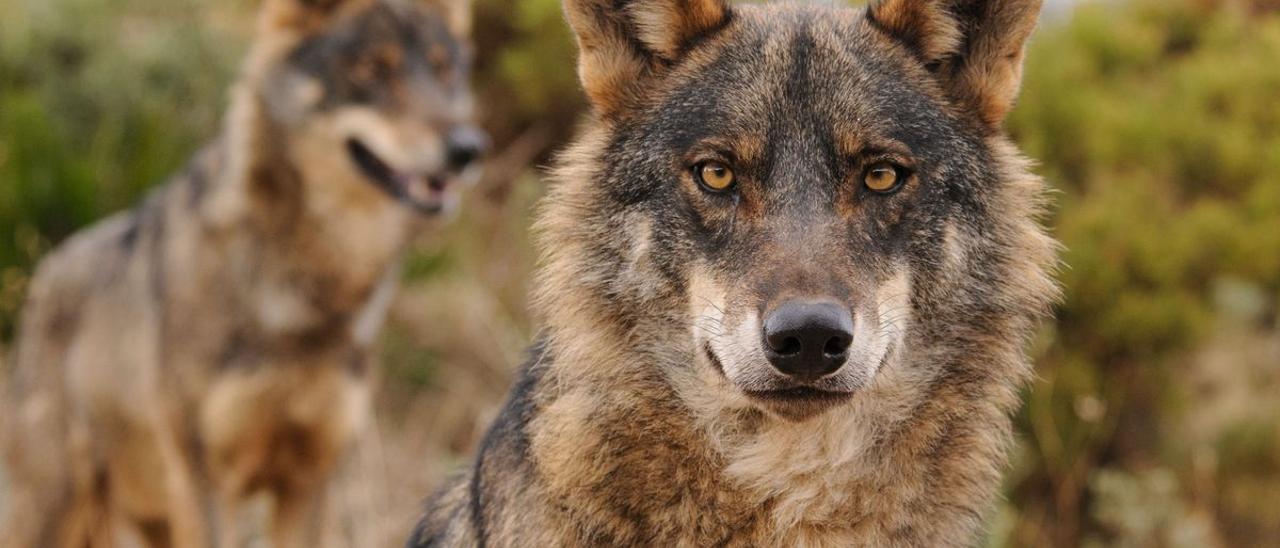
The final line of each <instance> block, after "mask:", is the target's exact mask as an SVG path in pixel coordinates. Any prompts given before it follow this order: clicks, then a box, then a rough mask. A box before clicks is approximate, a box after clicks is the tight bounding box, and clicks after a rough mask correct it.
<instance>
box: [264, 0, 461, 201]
mask: <svg viewBox="0 0 1280 548" xmlns="http://www.w3.org/2000/svg"><path fill="white" fill-rule="evenodd" d="M467 9H468V6H467V5H466V4H465V2H464V1H463V0H271V3H269V4H268V6H267V7H266V9H265V10H264V12H263V20H262V22H261V26H262V29H261V37H260V47H262V48H263V50H265V51H268V52H269V53H267V54H265V55H262V56H261V57H262V58H263V59H265V61H263V62H261V66H260V67H257V70H258V71H259V72H260V74H259V76H258V77H259V79H260V81H261V82H262V88H263V90H262V91H261V93H262V95H263V97H262V99H263V101H264V103H265V105H266V108H267V111H268V115H269V116H270V117H271V118H272V119H274V120H275V121H276V122H277V123H279V124H281V125H282V126H283V127H284V128H285V129H284V131H283V134H284V135H283V137H284V138H286V139H288V140H289V144H290V150H291V153H292V154H293V155H294V156H295V158H294V160H295V163H296V164H297V165H298V166H299V169H300V170H302V171H304V173H302V175H303V177H302V179H303V180H304V181H320V182H321V183H320V184H326V185H343V184H345V185H347V186H348V187H351V188H344V189H341V190H337V191H336V192H337V195H340V196H343V197H344V198H345V197H349V196H351V195H357V196H358V195H364V196H376V197H378V198H383V199H386V198H389V199H391V200H394V201H398V202H400V203H401V204H403V205H407V206H409V207H410V208H412V209H415V210H417V211H419V212H421V213H427V214H434V213H440V212H443V211H446V210H449V209H451V208H452V207H453V205H454V204H455V203H456V200H457V189H456V187H458V186H459V185H458V183H459V182H463V181H466V180H468V179H470V178H473V176H474V170H473V169H472V167H473V164H474V162H475V160H476V159H477V158H478V156H479V155H480V154H481V152H482V151H483V150H484V148H485V146H486V137H485V135H484V134H483V133H482V132H481V131H480V130H479V129H477V128H476V127H475V126H474V125H473V124H472V97H471V94H470V91H469V85H468V77H469V69H470V57H471V52H470V49H469V47H468V45H467V44H466V43H465V41H464V38H465V35H466V33H467V21H466V10H467ZM307 171H313V172H314V173H308V172H307ZM325 190H326V191H328V192H329V193H330V194H332V193H334V192H335V189H333V188H328V189H325ZM384 201H385V200H384Z"/></svg>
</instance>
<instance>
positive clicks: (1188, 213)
mask: <svg viewBox="0 0 1280 548" xmlns="http://www.w3.org/2000/svg"><path fill="white" fill-rule="evenodd" d="M1278 100H1280V16H1277V14H1275V13H1274V12H1267V11H1263V10H1247V9H1245V8H1244V7H1241V6H1240V4H1232V3H1226V2H1223V3H1209V2H1154V1H1152V2H1147V1H1139V2H1131V3H1128V4H1113V3H1096V4H1086V5H1084V6H1083V7H1081V8H1080V9H1079V10H1077V11H1076V13H1075V14H1074V16H1073V18H1072V19H1071V21H1070V22H1069V23H1068V24H1066V25H1065V26H1062V27H1050V28H1046V29H1044V30H1043V32H1042V33H1041V34H1040V35H1039V36H1038V38H1037V40H1036V42H1035V44H1034V46H1033V49H1032V52H1031V54H1030V65H1029V67H1028V69H1027V73H1026V89H1025V92H1024V95H1023V100H1022V103H1021V105H1020V106H1019V108H1018V109H1017V111H1016V112H1015V114H1014V116H1013V119H1012V121H1011V127H1012V130H1013V132H1014V134H1015V136H1016V138H1017V140H1018V141H1019V142H1020V143H1021V144H1022V145H1023V146H1024V148H1025V150H1026V151H1027V153H1028V154H1029V155H1030V156H1031V157H1033V158H1036V159H1038V160H1039V161H1041V162H1042V166H1043V167H1042V171H1043V172H1044V173H1045V174H1046V175H1047V176H1048V177H1049V179H1050V181H1052V182H1053V184H1054V185H1055V186H1057V188H1059V189H1060V190H1061V193H1060V195H1059V197H1058V202H1059V209H1058V213H1057V215H1056V218H1055V219H1054V222H1053V224H1054V225H1055V227H1056V232H1057V235H1058V237H1059V238H1060V239H1061V240H1062V241H1063V243H1064V244H1065V245H1066V248H1067V251H1066V254H1065V257H1064V262H1065V264H1066V265H1067V267H1066V269H1065V270H1064V271H1063V273H1062V282H1063V284H1064V285H1065V288H1066V299H1065V302H1064V304H1063V305H1062V306H1061V307H1060V309H1059V310H1058V317H1057V322H1056V324H1055V325H1053V326H1051V328H1050V329H1049V330H1048V334H1047V336H1046V342H1045V345H1044V346H1045V348H1044V349H1043V352H1042V359H1041V360H1040V363H1041V368H1040V381H1039V382H1038V383H1037V384H1036V386H1035V387H1034V388H1033V389H1032V390H1031V391H1030V393H1029V395H1028V397H1029V402H1028V405H1027V407H1026V410H1025V413H1024V416H1023V418H1022V425H1023V431H1024V432H1025V436H1024V440H1025V441H1026V446H1025V450H1026V454H1024V455H1022V462H1023V467H1022V468H1021V469H1020V470H1019V474H1020V475H1019V476H1017V477H1016V478H1015V480H1014V481H1013V485H1012V491H1011V498H1012V501H1011V506H1012V507H1014V508H1018V509H1020V511H1021V512H1020V522H1019V524H1018V526H1017V527H1016V528H1015V531H1016V533H1015V537H1014V540H1016V544H1019V545H1022V544H1044V543H1046V542H1053V543H1055V544H1059V545H1076V544H1079V543H1081V542H1085V541H1090V542H1108V543H1111V542H1116V543H1120V544H1124V545H1173V544H1176V542H1175V540H1176V539H1174V538H1173V537H1172V535H1174V534H1175V528H1173V527H1166V526H1164V525H1161V526H1159V527H1155V526H1137V525H1135V524H1139V523H1146V524H1148V525H1150V524H1166V525H1171V524H1174V523H1181V524H1191V525H1188V527H1193V528H1195V529H1196V531H1198V533H1196V534H1197V535H1200V536H1196V535H1191V538H1192V541H1191V544H1189V545H1204V543H1205V542H1209V539H1212V538H1216V537H1218V536H1219V535H1221V536H1222V537H1223V538H1226V539H1228V540H1230V541H1231V543H1232V544H1233V545H1243V544H1248V543H1251V542H1257V543H1259V544H1267V545H1275V543H1277V542H1280V527H1278V526H1277V524H1280V510H1276V509H1275V508H1276V507H1275V506H1274V505H1272V506H1270V507H1269V508H1266V507H1261V506H1259V505H1258V504H1256V503H1251V502H1250V498H1249V497H1234V498H1233V496H1232V493H1235V492H1237V491H1238V490H1239V489H1241V488H1243V487H1244V486H1248V489H1250V490H1251V492H1253V493H1254V494H1255V495H1256V498H1253V500H1254V501H1257V500H1264V498H1265V499H1267V500H1276V498H1277V497H1280V491H1276V488H1277V486H1278V484H1280V482H1277V481H1276V480H1275V479H1274V474H1275V473H1276V472H1278V471H1280V469H1277V468H1276V466H1275V464H1276V461H1277V458H1276V457H1275V453H1274V450H1275V444H1276V441H1275V440H1276V437H1277V434H1280V431H1278V430H1277V429H1276V428H1275V427H1274V426H1275V421H1274V419H1275V417H1276V416H1277V411H1280V408H1277V406H1276V405H1275V404H1274V403H1272V401H1271V400H1272V399H1273V394H1274V393H1275V392H1274V391H1275V389H1276V388H1277V387H1280V382H1278V381H1280V375H1277V373H1278V372H1277V371H1276V367H1277V366H1278V365H1280V355H1277V354H1271V358H1270V363H1267V362H1268V361H1269V360H1268V358H1267V357H1266V356H1263V357H1261V358H1255V359H1251V358H1249V357H1248V356H1247V355H1246V353H1245V352H1242V351H1238V350H1237V351H1234V352H1228V353H1227V354H1226V356H1225V357H1224V358H1223V359H1221V360H1218V363H1213V364H1209V363H1206V360H1207V358H1204V357H1203V356H1202V355H1201V354H1202V350H1203V349H1205V348H1209V347H1215V346H1221V344H1220V341H1222V340H1223V339H1224V337H1228V336H1230V337H1239V338H1233V339H1232V340H1234V341H1235V342H1236V344H1239V345H1242V346H1245V347H1255V348H1256V347H1265V346H1266V345H1268V344H1274V342H1273V341H1274V340H1275V339H1276V338H1277V336H1278V335H1277V331H1276V300H1277V297H1280V102H1277V101H1278ZM1269 341H1272V342H1269ZM1210 365H1212V366H1213V367H1215V368H1218V369H1219V370H1218V371H1214V372H1213V373H1212V375H1216V376H1219V377H1233V376H1239V377H1244V378H1250V379H1251V381H1250V382H1259V381H1260V382H1259V384H1256V385H1255V387H1254V390H1253V391H1248V392H1247V393H1246V394H1245V395H1244V397H1252V398H1256V401H1254V402H1252V403H1253V404H1254V405H1253V406H1252V407H1253V409H1252V410H1250V411H1249V412H1245V413H1242V414H1238V415H1236V416H1227V417H1221V418H1219V419H1215V420H1216V421H1217V424H1216V425H1215V426H1213V427H1212V428H1208V429H1207V431H1201V432H1193V431H1191V429H1190V427H1189V424H1191V423H1194V422H1197V421H1202V420H1203V419H1204V418H1205V417H1206V414H1221V411H1220V410H1219V408H1220V406H1217V405H1211V404H1216V403H1217V402H1216V400H1215V399H1214V398H1212V397H1210V396H1209V395H1207V394H1206V393H1205V392H1204V391H1203V390H1201V389H1203V388H1204V387H1205V385H1203V384H1197V383H1196V382H1194V381H1195V379H1197V378H1200V377H1203V376H1204V375H1205V374H1206V371H1205V369H1206V368H1207V367H1209V366H1210ZM1223 367H1229V368H1230V370H1229V373H1228V372H1227V371H1224V370H1221V369H1222V368H1223ZM1227 382H1228V383H1229V382H1232V381H1229V380H1228V381H1227ZM1268 418H1269V419H1270V426H1268V427H1262V428H1253V429H1251V430H1250V431H1249V433H1248V434H1242V433H1236V434H1232V433H1231V432H1233V431H1234V430H1235V429H1236V428H1237V427H1238V426H1239V422H1240V421H1245V422H1248V421H1256V420H1259V419H1268ZM1268 452H1270V453H1268ZM1246 463H1252V465H1246ZM1152 478H1158V479H1159V480H1158V481H1156V483H1158V484H1159V486H1158V489H1157V488H1155V487H1153V485H1155V484H1153V483H1152V481H1153V480H1152ZM1263 478H1270V479H1267V480H1265V481H1263V482H1259V481H1258V480H1260V479H1263ZM1143 491H1146V492H1150V493H1151V497H1150V501H1155V500H1156V499H1167V498H1170V497H1172V498H1174V499H1175V500H1173V501H1169V500H1164V501H1162V502H1160V503H1159V504H1138V503H1136V502H1133V501H1137V500H1140V499H1143V497H1144V496H1143V495H1142V494H1141V492H1143ZM1264 493H1265V494H1264ZM1251 496H1253V495H1251ZM1124 501H1129V502H1133V503H1132V504H1130V503H1125V504H1120V503H1121V502H1124ZM1143 513H1146V514H1145V515H1142V514H1143ZM1121 514H1123V515H1121ZM1206 521H1207V522H1208V523H1210V524H1217V527H1200V526H1199V524H1201V523H1202V522H1206Z"/></svg>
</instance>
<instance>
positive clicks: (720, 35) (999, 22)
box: [408, 0, 1058, 547]
mask: <svg viewBox="0 0 1280 548" xmlns="http://www.w3.org/2000/svg"><path fill="white" fill-rule="evenodd" d="M564 8H565V13H566V15H567V19H568V22H569V24H570V26H571V27H572V29H573V30H574V32H575V34H576V37H577V44H578V46H579V49H580V58H579V64H578V69H579V73H580V76H581V81H582V85H583V87H584V89H585V91H586V94H587V96H588V98H589V99H590V102H591V104H592V109H593V113H592V115H591V117H590V121H589V122H588V124H587V126H586V127H585V128H584V129H583V131H582V133H581V135H580V136H579V137H578V138H577V140H576V141H575V142H574V143H573V144H572V145H571V146H570V147H569V148H568V149H567V151H566V152H564V153H563V154H562V155H561V157H560V159H559V161H558V164H557V166H556V167H555V168H554V171H553V172H552V175H551V177H552V179H553V186H552V188H551V190H550V192H549V194H548V196H547V197H546V199H545V202H544V206H543V209H542V211H541V212H540V216H539V219H538V222H537V229H538V234H539V245H540V246H541V250H542V252H543V256H542V260H543V263H542V266H541V268H540V270H539V274H538V277H537V282H536V285H535V289H534V291H535V299H534V306H535V313H536V315H537V317H538V320H539V322H540V323H541V325H542V330H541V332H540V334H539V335H538V337H537V339H536V343H535V345H534V346H533V351H532V353H531V357H530V359H529V361H528V363H526V364H525V365H524V366H523V367H522V368H521V370H520V374H519V376H518V380H517V381H516V383H515V386H514V388H513V389H512V391H511V393H510V396H509V399H508V401H507V402H506V404H505V407H504V408H503V411H502V412H501V414H500V415H499V417H498V418H497V419H496V420H495V422H494V423H493V425H492V426H491V429H490V430H489V431H488V433H487V435H486V436H485V438H484V439H483V442H482V444H481V446H480V448H479V452H478V455H477V456H476V457H475V460H474V462H473V464H472V465H471V466H470V467H469V468H468V469H466V470H465V472H464V473H462V474H461V475H460V476H459V477H457V478H455V479H454V480H452V481H451V482H449V483H448V484H446V485H445V486H444V487H443V488H442V490H441V491H439V492H438V493H437V494H436V495H435V496H434V498H433V499H432V500H431V501H430V502H429V503H428V504H427V509H426V511H425V515H424V517H423V518H422V519H421V521H420V523H419V525H418V526H417V529H416V530H415V531H414V532H413V533H412V536H411V538H410V539H409V542H408V544H409V546H415V547H429V546H964V545H970V544H971V543H973V542H974V541H975V540H976V539H977V538H978V537H979V535H981V534H982V533H981V530H982V524H983V522H984V518H985V516H986V515H987V513H988V511H989V509H990V507H991V506H992V503H993V499H994V497H995V496H996V492H997V486H998V483H999V481H1000V478H1001V472H1002V468H1003V467H1004V466H1005V465H1006V461H1007V457H1008V455H1007V454H1008V451H1009V447H1010V444H1011V438H1012V434H1011V429H1012V428H1011V418H1010V415H1011V413H1012V412H1013V411H1014V410H1015V409H1016V407H1017V406H1018V402H1019V396H1018V393H1019V390H1020V389H1021V388H1022V387H1023V386H1024V384H1025V383H1026V382H1027V381H1028V378H1029V376H1030V372H1031V364H1030V360H1029V358H1028V356H1027V352H1026V347H1027V344H1028V339H1029V337H1030V336H1031V334H1032V332H1033V331H1034V329H1035V327H1036V325H1037V324H1038V323H1039V321H1041V319H1042V318H1044V317H1045V316H1046V315H1047V314H1048V313H1049V312H1050V309H1051V305H1052V303H1053V302H1054V300H1055V299H1056V295H1057V293H1058V290H1057V286H1056V283H1055V282H1054V278H1053V274H1054V269H1055V267H1056V260H1057V259H1056V256H1057V247H1056V244H1055V242H1054V241H1053V240H1052V239H1051V237H1049V236H1048V235H1047V233H1046V231H1045V230H1044V229H1043V227H1042V226H1041V223H1040V218H1041V216H1042V211H1043V210H1044V209H1045V207H1047V203H1046V202H1047V200H1046V197H1045V194H1046V189H1045V185H1044V183H1043V182H1042V180H1041V179H1039V178H1038V177H1036V176H1035V175H1033V174H1032V173H1031V172H1030V168H1029V166H1028V163H1029V162H1028V161H1027V160H1025V159H1023V157H1022V156H1021V155H1020V153H1019V152H1018V151H1017V150H1016V149H1015V147H1014V146H1013V144H1012V143H1011V141H1010V139H1009V138H1008V136H1007V134H1006V132H1005V131H1004V130H1003V129H1002V123H1003V120H1004V118H1005V116H1006V114H1007V113H1008V112H1009V110H1010V109H1011V108H1012V106H1013V104H1014V102H1015V98H1016V95H1017V91H1018V88H1019V85H1020V80H1021V71H1022V62H1023V58H1024V51H1025V43H1026V41H1027V40H1028V38H1029V36H1030V35H1031V34H1032V31H1033V29H1034V27H1035V26H1036V23H1037V19H1038V16H1039V11H1040V2H1039V1H1032V0H878V1H874V2H872V3H871V4H870V5H869V6H865V7H862V8H851V7H839V6H832V5H816V4H812V3H809V4H755V3H753V4H741V5H732V4H730V3H728V2H726V1H723V0H565V2H564Z"/></svg>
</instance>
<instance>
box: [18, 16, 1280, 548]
mask: <svg viewBox="0 0 1280 548" xmlns="http://www.w3.org/2000/svg"><path fill="white" fill-rule="evenodd" d="M254 5H255V3H254V2H253V1H251V0H236V1H229V0H223V1H216V0H0V341H8V340H9V339H10V337H11V336H12V330H13V328H14V319H15V315H16V313H17V311H18V309H19V307H20V305H21V298H22V293H23V287H24V284H25V280H26V277H27V275H28V273H29V272H30V271H31V269H32V268H33V265H34V264H35V262H36V261H37V260H38V259H39V257H40V256H41V254H43V253H44V252H46V251H47V250H48V249H50V248H51V246H53V245H56V244H57V242H59V241H60V240H62V239H63V238H65V237H66V236H67V235H68V234H70V233H71V232H73V231H74V230H76V229H78V228H80V227H83V226H85V225H86V224H88V223H91V222H92V221H93V220H95V219H97V218H99V217H101V216H103V215H105V214H107V213H109V212H112V211H116V210H119V209H122V208H125V207H128V206H129V204H131V203H133V202H134V201H136V200H137V199H138V197H139V196H140V195H141V194H142V193H143V192H145V191H146V189H147V188H149V187H150V186H152V185H154V184H156V183H159V182H161V181H163V180H164V178H165V176H166V175H167V174H169V173H171V172H173V171H175V170H177V169H178V168H179V167H180V166H181V164H182V163H183V162H184V161H185V159H186V157H187V155H188V154H189V153H191V152H192V151H193V150H195V148H196V147H197V146H198V145H199V144H200V143H201V142H203V141H205V140H207V139H209V138H211V137H212V136H214V135H215V134H216V133H217V131H218V125H219V120H220V116H221V112H222V110H223V108H224V107H225V104H226V91H225V90H226V86H227V84H228V83H229V82H230V81H231V80H232V79H233V78H234V76H235V71H236V66H237V65H236V64H237V63H238V59H239V57H240V55H241V54H242V53H243V52H244V50H245V46H246V44H247V41H248V40H249V39H250V30H249V29H251V25H250V24H249V23H250V21H251V16H252V9H253V7H254ZM1054 13H1055V15H1054V16H1052V17H1050V18H1048V19H1047V20H1046V21H1045V23H1044V25H1043V26H1042V29H1041V31H1040V33H1039V34H1038V35H1037V37H1036V39H1035V41H1034V43H1033V45H1032V51H1031V53H1030V57H1029V65H1028V68H1027V72H1026V87H1025V91H1024V93H1023V98H1022V101H1021V104H1020V105H1019V107H1018V109H1017V110H1016V111H1015V113H1014V114H1013V116H1012V118H1011V120H1010V122H1009V125H1010V129H1011V131H1012V134H1013V136H1014V138H1015V139H1016V140H1017V141H1018V142H1019V143H1020V144H1021V145H1022V146H1023V147H1024V149H1025V150H1026V152H1027V153H1028V155H1030V156H1031V157H1033V158H1035V159H1036V160H1037V161H1038V162H1039V163H1040V172H1041V173H1043V174H1044V175H1045V176H1046V177H1047V178H1048V179H1049V181H1050V182H1051V184H1052V185H1053V186H1054V187H1055V188H1056V189H1057V195H1056V198H1057V207H1056V209H1055V211H1054V213H1053V215H1052V216H1051V219H1049V221H1050V223H1051V224H1052V226H1053V227H1054V231H1055V234H1056V235H1057V236H1058V237H1059V238H1060V239H1061V240H1062V242H1063V243H1064V245H1065V246H1066V252H1065V255H1064V263H1065V265H1066V267H1065V268H1064V270H1063V272H1062V276H1061V279H1062V282H1063V284H1064V286H1065V289H1066V299H1065V301H1064V303H1063V304H1062V305H1061V306H1060V307H1059V309H1058V315H1057V319H1056V321H1054V322H1052V323H1051V324H1048V325H1046V326H1045V327H1044V329H1043V332H1042V336H1041V337H1040V338H1039V339H1038V344H1037V346H1036V348H1035V350H1034V352H1035V356H1036V358H1037V362H1038V364H1039V369H1038V371H1039V375H1038V378H1037V381H1036V382H1035V384H1034V386H1032V387H1030V388H1029V389H1028V390H1027V393H1026V400H1027V405H1026V406H1025V407H1024V409H1023V411H1022V413H1021V414H1020V416H1019V418H1018V425H1019V430H1020V434H1019V446H1018V450H1017V452H1016V455H1015V464H1014V467H1013V471H1012V472H1011V473H1010V474H1009V477H1008V480H1007V488H1006V493H1007V500H1006V502H1005V503H1003V504H1002V505H1001V507H1000V509H999V510H998V511H997V512H996V513H995V514H994V515H993V517H992V520H993V522H992V527H991V533H990V538H989V541H988V543H989V544H990V545H993V546H1002V545H1013V546H1050V545H1053V546H1079V545H1085V546H1094V545H1098V546H1101V545H1107V546H1134V547H1146V546H1213V545H1231V546H1280V397H1277V394H1280V325H1278V323H1280V322H1278V320H1277V316H1278V315H1280V313H1278V304H1277V303H1280V2H1277V1H1275V0H1253V1H1246V0H1238V1H1231V0H1172V1H1157V0H1127V1H1126V0H1114V1H1094V2H1081V3H1079V5H1078V6H1076V7H1075V8H1074V9H1070V10H1056V11H1055V12H1054ZM475 41H476V46H477V50H478V51H477V54H478V56H477V67H476V75H475V83H476V86H477V92H478V94H479V97H480V102H481V104H482V105H483V106H484V108H483V112H484V119H485V125H486V126H487V127H488V128H489V130H490V131H491V132H492V134H493V135H494V137H495V142H496V143H497V144H498V147H497V153H496V155H495V157H494V159H493V161H492V166H491V168H490V169H489V173H488V175H487V176H486V180H485V181H484V182H482V183H481V185H480V187H479V188H477V189H476V190H475V192H473V193H472V194H471V195H470V196H469V197H468V203H467V205H466V207H465V208H464V213H463V214H462V216H461V218H460V219H459V220H458V222H457V223H455V224H454V226H452V227H451V228H450V229H448V234H444V235H439V234H437V235H428V236H427V237H425V238H424V239H423V241H422V242H421V244H420V245H419V246H417V248H416V249H415V251H414V254H413V255H412V257H411V258H410V259H409V261H408V268H407V272H406V274H405V276H406V279H407V281H406V288H405V290H404V291H403V292H402V294H401V297H400V299H399V302H397V304H396V306H395V307H394V310H393V314H392V316H393V317H392V320H393V321H392V322H391V325H390V326H389V328H388V333H387V335H386V348H385V360H384V362H385V367H384V370H383V385H384V386H383V392H382V394H383V397H382V398H380V403H379V408H378V428H377V429H375V432H373V433H372V434H371V435H372V439H371V441H370V442H369V443H365V444H362V445H361V449H360V450H359V451H358V452H359V453H360V454H359V455H357V457H356V459H355V460H356V461H358V462H359V463H362V464H357V465H356V466H354V468H355V472H354V474H355V475H356V476H359V477H360V479H361V481H359V482H357V483H359V485H360V487H359V488H352V489H348V490H347V491H346V493H347V495H348V497H347V500H345V501H344V502H342V504H346V505H348V506H349V507H350V508H354V509H355V510H359V511H364V512H366V514H368V515H371V516H376V519H372V520H368V521H371V522H372V523H373V524H372V525H368V527H371V528H373V529H375V530H372V531H367V532H365V533H364V534H366V535H370V536H369V537H367V538H374V539H376V540H375V541H374V542H373V543H371V545H380V544H385V545H388V546H391V545H397V544H398V542H399V539H401V538H403V535H404V531H405V528H407V527H408V523H409V522H410V521H411V520H412V519H413V512H414V505H415V504H416V501H417V500H418V499H419V498H420V497H421V496H422V494H423V493H425V492H426V490H427V489H429V488H430V486H431V485H433V484H434V483H435V482H437V481H438V480H439V478H440V477H441V475H442V474H443V473H445V472H446V471H448V470H449V469H450V468H451V466H453V465H454V464H455V463H457V462H458V459H460V458H464V456H465V455H466V453H467V452H469V451H470V450H471V449H472V448H473V447H474V444H475V442H476V440H477V439H478V436H479V434H480V433H481V432H482V430H483V428H484V425H485V424H486V423H487V421H488V420H489V419H490V418H491V416H492V414H493V412H494V411H495V409H496V407H497V405H498V403H499V401H500V399H501V396H502V394H503V393H504V392H505V389H506V386H507V380H508V378H509V374H510V371H511V369H512V368H513V367H514V365H515V364H516V363H517V362H518V360H519V357H520V353H521V351H522V346H523V345H524V344H525V343H526V341H527V340H528V337H529V333H530V328H531V327H530V320H529V318H528V316H527V312H526V302H525V298H526V297H525V291H526V288H527V285H526V284H527V280H528V278H529V272H530V270H531V268H532V264H533V262H534V256H535V255H534V252H533V251H532V250H531V248H530V245H529V238H528V235H527V226H528V223H529V219H530V215H531V209H532V207H533V204H534V203H535V202H536V199H537V198H538V196H539V195H540V194H541V192H542V188H543V186H542V185H543V183H542V181H541V172H540V170H539V167H540V166H542V165H545V162H546V161H547V159H548V158H549V156H550V155H551V153H552V152H553V151H554V150H555V149H556V148H557V147H558V146H560V145H561V144H562V143H563V142H564V140H565V138H566V137H567V136H568V135H570V134H571V133H572V130H573V128H574V127H575V125H576V122H577V120H578V119H579V117H580V115H581V112H582V107H583V102H582V98H581V94H580V92H579V91H578V90H577V81H576V76H575V74H574V72H573V67H574V61H573V55H574V53H573V45H572V41H571V39H570V37H569V35H568V33H567V31H566V29H565V26H564V24H563V22H562V16H561V12H560V7H559V0H477V6H476V31H475ZM370 486H373V487H370Z"/></svg>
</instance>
